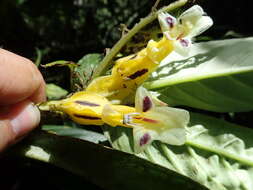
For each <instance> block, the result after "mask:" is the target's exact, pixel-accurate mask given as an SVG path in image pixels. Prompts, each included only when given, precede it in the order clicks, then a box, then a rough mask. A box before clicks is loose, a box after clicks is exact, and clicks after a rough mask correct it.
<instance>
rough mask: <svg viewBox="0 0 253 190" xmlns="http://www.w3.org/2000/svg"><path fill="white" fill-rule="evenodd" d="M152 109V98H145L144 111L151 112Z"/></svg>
mask: <svg viewBox="0 0 253 190" xmlns="http://www.w3.org/2000/svg"><path fill="white" fill-rule="evenodd" d="M151 107H152V102H151V100H150V98H149V97H148V96H145V97H144V99H143V108H142V111H143V112H146V111H148V110H150V108H151Z"/></svg>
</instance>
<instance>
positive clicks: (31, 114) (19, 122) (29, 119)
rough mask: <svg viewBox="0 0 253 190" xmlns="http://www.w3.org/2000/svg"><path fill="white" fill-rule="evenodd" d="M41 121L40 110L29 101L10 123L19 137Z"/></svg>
mask: <svg viewBox="0 0 253 190" xmlns="http://www.w3.org/2000/svg"><path fill="white" fill-rule="evenodd" d="M39 122H40V111H39V110H38V108H37V107H36V106H35V105H34V104H32V103H29V104H27V105H26V107H24V108H23V110H22V111H21V112H20V113H19V114H18V115H16V116H15V118H13V119H12V120H11V121H10V124H11V126H12V129H13V131H14V133H16V135H17V137H19V136H22V135H24V134H26V133H27V132H29V131H31V130H32V129H33V128H35V127H36V126H37V125H38V124H39Z"/></svg>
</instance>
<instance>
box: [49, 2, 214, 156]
mask: <svg viewBox="0 0 253 190" xmlns="http://www.w3.org/2000/svg"><path fill="white" fill-rule="evenodd" d="M158 20H159V23H160V26H161V29H162V32H163V34H164V35H163V37H162V39H161V40H160V41H158V42H156V41H154V40H150V41H149V42H148V44H147V47H146V48H144V49H143V50H141V51H140V52H138V53H136V54H133V55H129V56H127V57H123V58H121V59H118V60H117V61H116V62H115V65H114V67H113V69H112V72H111V75H108V76H102V77H98V78H96V79H95V80H93V81H92V82H91V83H90V85H89V86H88V87H87V88H86V89H85V90H84V91H81V92H77V93H75V94H73V95H72V96H71V97H69V98H67V99H64V100H60V101H54V102H51V104H50V105H51V108H52V109H54V110H57V111H62V112H64V113H66V114H68V115H69V116H70V118H71V119H72V120H74V121H75V122H77V123H80V124H85V125H103V124H104V123H106V124H108V125H110V126H112V127H114V126H123V127H131V128H133V136H134V142H135V151H136V152H141V151H142V150H144V149H145V147H147V145H149V144H150V143H151V142H152V141H153V140H160V141H162V142H165V143H168V144H172V145H182V144H184V143H185V140H186V129H185V127H186V126H187V124H188V122H189V113H188V112H187V111H186V110H183V109H177V108H172V107H168V106H167V104H166V103H164V102H161V101H160V100H158V99H157V98H156V97H153V96H152V95H151V93H149V92H148V91H147V90H146V89H145V88H143V87H141V86H140V85H141V84H142V83H143V82H144V81H145V80H146V79H147V78H148V77H149V75H150V73H152V72H153V71H154V70H155V69H156V68H157V67H158V65H159V63H160V62H161V61H162V60H163V59H164V58H165V57H166V56H168V55H169V54H170V53H171V52H172V51H176V52H178V53H180V54H184V55H185V54H187V52H188V51H189V48H190V46H191V38H192V37H194V36H196V35H198V34H200V33H201V32H203V31H205V30H206V29H208V28H209V27H210V26H211V25H212V19H211V18H210V17H208V16H206V15H205V14H204V12H203V10H202V8H201V7H200V6H198V5H195V6H193V7H191V8H190V9H188V10H186V11H185V12H184V13H183V14H182V15H180V16H179V18H178V19H176V18H174V17H173V16H171V15H170V14H168V13H163V12H162V13H159V15H158ZM134 94H135V107H130V106H126V105H120V103H122V102H123V100H124V99H126V98H128V97H129V96H133V95H134Z"/></svg>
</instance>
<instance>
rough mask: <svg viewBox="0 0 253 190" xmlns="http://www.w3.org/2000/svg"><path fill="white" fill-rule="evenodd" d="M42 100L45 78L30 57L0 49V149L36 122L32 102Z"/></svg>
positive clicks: (37, 113)
mask: <svg viewBox="0 0 253 190" xmlns="http://www.w3.org/2000/svg"><path fill="white" fill-rule="evenodd" d="M45 100H46V95H45V82H44V80H43V77H42V75H41V73H40V72H39V70H38V69H37V67H36V66H35V65H34V64H33V63H32V61H30V60H28V59H26V58H24V57H21V56H19V55H16V54H14V53H11V52H9V51H6V50H4V49H0V152H1V151H3V150H4V149H6V147H8V146H9V145H10V144H14V143H15V142H17V141H18V140H19V139H20V138H22V137H23V136H25V135H26V134H27V133H28V132H30V131H31V130H32V129H34V128H35V127H36V126H37V125H38V123H39V120H40V115H39V111H38V109H37V108H36V106H34V104H33V103H38V102H42V101H45Z"/></svg>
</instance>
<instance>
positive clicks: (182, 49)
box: [174, 38, 192, 56]
mask: <svg viewBox="0 0 253 190" xmlns="http://www.w3.org/2000/svg"><path fill="white" fill-rule="evenodd" d="M191 46H192V43H191V40H190V39H189V38H181V39H179V40H176V41H175V43H174V51H175V52H176V53H178V54H180V55H182V56H187V55H188V54H189V52H190V47H191Z"/></svg>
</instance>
